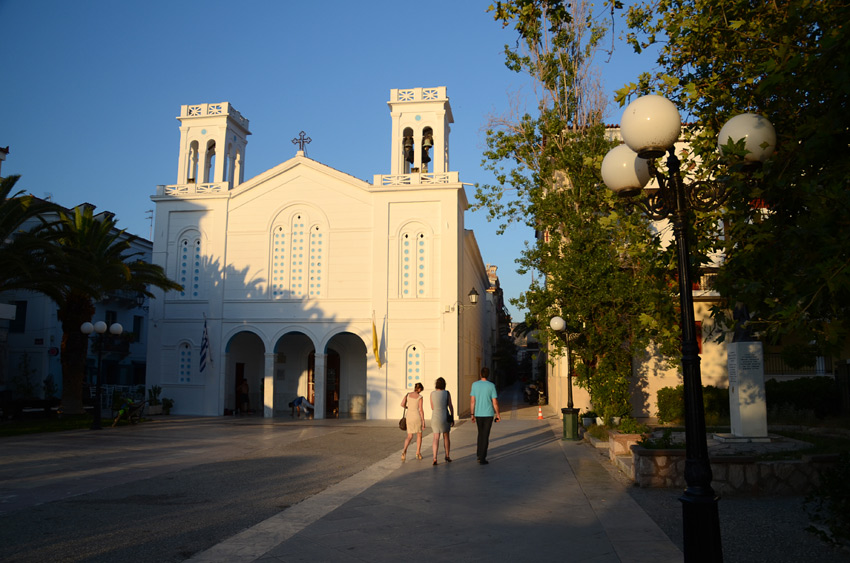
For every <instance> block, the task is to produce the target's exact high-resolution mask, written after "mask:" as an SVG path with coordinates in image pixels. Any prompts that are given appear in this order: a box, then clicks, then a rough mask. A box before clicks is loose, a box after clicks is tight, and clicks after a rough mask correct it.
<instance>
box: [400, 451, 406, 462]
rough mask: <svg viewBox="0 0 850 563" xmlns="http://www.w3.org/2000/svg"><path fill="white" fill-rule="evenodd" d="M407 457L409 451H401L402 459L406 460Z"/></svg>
mask: <svg viewBox="0 0 850 563" xmlns="http://www.w3.org/2000/svg"><path fill="white" fill-rule="evenodd" d="M406 457H407V452H401V461H404V458H406Z"/></svg>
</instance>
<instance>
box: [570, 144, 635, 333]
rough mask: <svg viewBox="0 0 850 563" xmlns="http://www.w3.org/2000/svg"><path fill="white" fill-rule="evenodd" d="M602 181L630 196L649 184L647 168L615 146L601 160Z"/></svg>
mask: <svg viewBox="0 0 850 563" xmlns="http://www.w3.org/2000/svg"><path fill="white" fill-rule="evenodd" d="M602 181H603V182H605V185H606V186H608V189H610V190H611V191H613V192H614V193H616V194H618V195H623V196H628V195H632V194H635V193H637V192H639V191H640V190H642V189H643V187H644V186H646V184H647V183H648V182H649V167H648V166H647V165H646V160H644V159H642V158H640V157H639V156H638V154H637V153H636V152H635V151H633V150H632V149H630V148H629V147H628V146H627V145H617V146H616V147H614V148H613V149H611V150H610V151H608V154H606V155H605V158H603V159H602ZM556 318H559V317H556Z"/></svg>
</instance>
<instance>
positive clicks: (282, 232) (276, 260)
mask: <svg viewBox="0 0 850 563" xmlns="http://www.w3.org/2000/svg"><path fill="white" fill-rule="evenodd" d="M289 238H290V237H289V236H287V232H286V229H284V228H283V226H282V225H278V226H276V227H275V228H274V229H272V241H271V248H272V251H271V255H272V256H271V259H272V266H271V272H272V276H271V278H272V283H271V292H272V299H283V298H284V297H287V296H288V295H287V283H286V282H287V279H288V274H287V268H288V265H287V248H288V242H289Z"/></svg>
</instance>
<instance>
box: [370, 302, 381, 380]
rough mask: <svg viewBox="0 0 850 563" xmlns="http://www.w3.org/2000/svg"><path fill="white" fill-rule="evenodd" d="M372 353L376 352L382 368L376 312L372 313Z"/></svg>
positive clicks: (376, 357)
mask: <svg viewBox="0 0 850 563" xmlns="http://www.w3.org/2000/svg"><path fill="white" fill-rule="evenodd" d="M372 351H373V352H375V361H376V362H378V367H381V366H382V365H383V364H381V355H380V354H379V353H378V329H376V328H375V311H372Z"/></svg>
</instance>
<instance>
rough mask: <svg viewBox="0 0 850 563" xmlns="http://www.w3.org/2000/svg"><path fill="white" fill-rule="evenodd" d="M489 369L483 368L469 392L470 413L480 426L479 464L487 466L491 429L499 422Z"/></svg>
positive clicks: (496, 397)
mask: <svg viewBox="0 0 850 563" xmlns="http://www.w3.org/2000/svg"><path fill="white" fill-rule="evenodd" d="M489 377H490V369H489V368H481V377H480V378H479V379H478V381H476V382H475V383H473V384H472V389H471V390H470V391H469V412H470V413H472V422H474V423H475V424H476V425H477V426H478V451H477V454H478V463H480V464H481V465H487V464H488V463H490V462H489V461H487V447H488V446H489V445H490V429H491V428H492V427H493V422H494V421H495V422H499V421H500V420H501V417H500V416H499V400H498V394H497V393H496V386H495V385H493V384H492V383H491V382H490V381H488V378H489Z"/></svg>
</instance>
